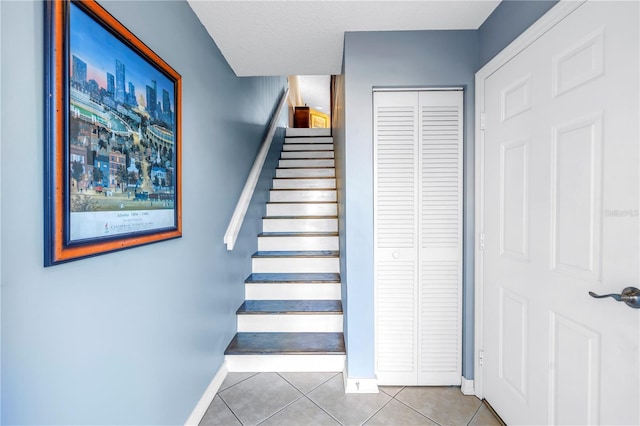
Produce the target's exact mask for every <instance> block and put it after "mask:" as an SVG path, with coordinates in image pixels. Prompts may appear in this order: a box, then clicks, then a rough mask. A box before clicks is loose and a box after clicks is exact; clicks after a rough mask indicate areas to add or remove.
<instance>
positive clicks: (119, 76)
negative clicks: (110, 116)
mask: <svg viewBox="0 0 640 426" xmlns="http://www.w3.org/2000/svg"><path fill="white" fill-rule="evenodd" d="M124 73H125V69H124V64H123V63H122V62H120V61H119V60H117V59H116V102H120V103H124V101H125V93H126V87H125V82H124V79H125V75H124Z"/></svg>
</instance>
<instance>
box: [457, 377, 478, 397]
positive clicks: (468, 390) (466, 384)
mask: <svg viewBox="0 0 640 426" xmlns="http://www.w3.org/2000/svg"><path fill="white" fill-rule="evenodd" d="M460 391H461V392H462V393H463V394H465V395H475V394H476V391H475V389H474V387H473V380H468V379H465V378H464V377H462V384H461V385H460Z"/></svg>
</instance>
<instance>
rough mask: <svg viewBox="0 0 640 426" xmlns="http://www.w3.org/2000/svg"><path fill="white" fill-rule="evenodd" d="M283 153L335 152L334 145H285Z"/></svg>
mask: <svg viewBox="0 0 640 426" xmlns="http://www.w3.org/2000/svg"><path fill="white" fill-rule="evenodd" d="M282 150H283V151H333V144H332V143H285V144H284V145H283V146H282Z"/></svg>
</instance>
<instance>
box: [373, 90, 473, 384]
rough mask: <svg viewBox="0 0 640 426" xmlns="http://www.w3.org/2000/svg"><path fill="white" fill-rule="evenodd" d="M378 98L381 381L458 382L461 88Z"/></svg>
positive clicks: (378, 340)
mask: <svg viewBox="0 0 640 426" xmlns="http://www.w3.org/2000/svg"><path fill="white" fill-rule="evenodd" d="M373 103H374V163H375V166H374V170H375V172H374V173H375V176H374V182H375V183H374V185H375V188H374V193H375V201H374V204H375V205H374V210H375V217H374V224H375V225H374V226H375V268H376V270H375V315H376V318H375V327H376V374H377V377H378V383H379V384H381V385H384V384H387V385H391V384H394V385H459V384H460V380H461V334H462V332H461V320H462V314H461V312H462V298H461V294H462V152H463V151H462V134H463V132H462V114H463V108H462V107H463V92H462V91H461V90H452V91H377V92H374V96H373Z"/></svg>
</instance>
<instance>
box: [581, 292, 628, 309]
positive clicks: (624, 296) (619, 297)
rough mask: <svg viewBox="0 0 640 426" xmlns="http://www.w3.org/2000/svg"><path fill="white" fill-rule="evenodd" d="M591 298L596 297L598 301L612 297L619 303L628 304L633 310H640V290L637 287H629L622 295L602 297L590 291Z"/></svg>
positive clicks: (605, 295)
mask: <svg viewBox="0 0 640 426" xmlns="http://www.w3.org/2000/svg"><path fill="white" fill-rule="evenodd" d="M589 296H591V297H595V298H596V299H603V298H605V297H611V298H613V299H615V300H617V301H618V302H624V303H626V304H627V305H628V306H631V307H632V308H636V309H640V290H638V289H637V288H635V287H627V288H625V289H624V290H622V293H620V294H615V293H612V294H602V295H600V294H595V293H594V292H592V291H590V292H589Z"/></svg>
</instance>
